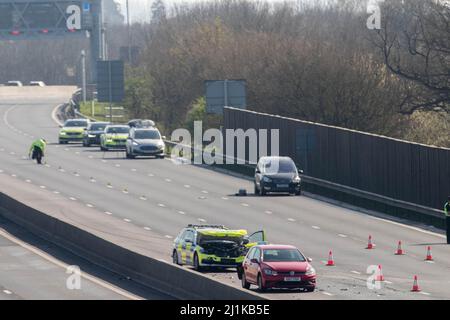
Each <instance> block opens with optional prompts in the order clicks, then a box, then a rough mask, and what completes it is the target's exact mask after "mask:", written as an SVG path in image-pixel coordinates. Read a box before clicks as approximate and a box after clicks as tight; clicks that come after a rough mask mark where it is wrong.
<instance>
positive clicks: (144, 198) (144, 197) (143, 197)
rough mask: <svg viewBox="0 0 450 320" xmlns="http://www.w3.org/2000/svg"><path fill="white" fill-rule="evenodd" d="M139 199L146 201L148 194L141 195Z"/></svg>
mask: <svg viewBox="0 0 450 320" xmlns="http://www.w3.org/2000/svg"><path fill="white" fill-rule="evenodd" d="M139 199H141V200H142V201H146V200H147V197H146V196H141V197H140V198H139Z"/></svg>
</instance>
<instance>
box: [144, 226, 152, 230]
mask: <svg viewBox="0 0 450 320" xmlns="http://www.w3.org/2000/svg"><path fill="white" fill-rule="evenodd" d="M144 229H145V230H147V231H152V229H151V228H149V227H144Z"/></svg>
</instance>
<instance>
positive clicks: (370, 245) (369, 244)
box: [366, 236, 375, 249]
mask: <svg viewBox="0 0 450 320" xmlns="http://www.w3.org/2000/svg"><path fill="white" fill-rule="evenodd" d="M366 249H375V244H373V243H372V236H369V243H368V244H367V248H366Z"/></svg>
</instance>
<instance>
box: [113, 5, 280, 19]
mask: <svg viewBox="0 0 450 320" xmlns="http://www.w3.org/2000/svg"><path fill="white" fill-rule="evenodd" d="M107 1H108V0H107ZM199 1H202V0H165V1H164V3H165V4H166V5H167V6H171V5H173V4H174V3H195V2H199ZM268 1H269V2H284V1H285V0H268ZM116 2H118V3H120V5H121V7H122V12H123V14H124V15H125V13H126V11H125V9H126V5H125V4H126V0H116ZM152 2H153V0H129V4H130V16H131V22H133V21H143V20H144V21H145V19H146V17H150V7H151V5H152Z"/></svg>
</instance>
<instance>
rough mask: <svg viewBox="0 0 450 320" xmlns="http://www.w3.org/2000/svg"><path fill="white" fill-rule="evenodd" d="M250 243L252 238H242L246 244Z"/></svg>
mask: <svg viewBox="0 0 450 320" xmlns="http://www.w3.org/2000/svg"><path fill="white" fill-rule="evenodd" d="M249 243H250V240H249V239H248V238H244V239H243V240H242V244H244V245H246V244H249Z"/></svg>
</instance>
